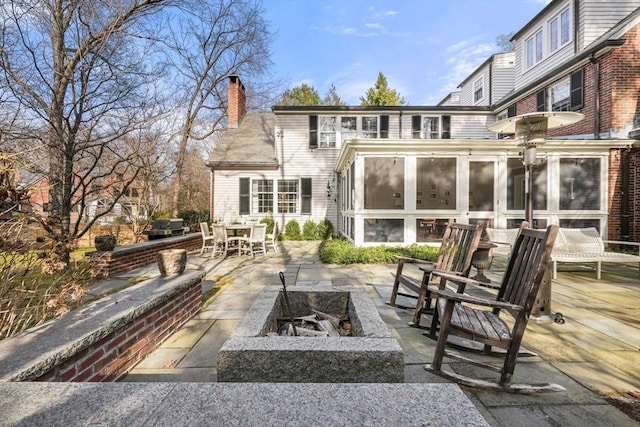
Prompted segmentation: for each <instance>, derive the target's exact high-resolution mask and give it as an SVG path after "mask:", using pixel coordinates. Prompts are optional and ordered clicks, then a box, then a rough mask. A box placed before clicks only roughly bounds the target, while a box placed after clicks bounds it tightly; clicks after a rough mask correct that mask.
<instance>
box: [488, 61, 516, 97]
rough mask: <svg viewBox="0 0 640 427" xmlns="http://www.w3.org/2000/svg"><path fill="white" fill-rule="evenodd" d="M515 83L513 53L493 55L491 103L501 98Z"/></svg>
mask: <svg viewBox="0 0 640 427" xmlns="http://www.w3.org/2000/svg"><path fill="white" fill-rule="evenodd" d="M514 85H515V53H514V52H508V53H504V54H500V55H495V56H494V59H493V66H492V76H491V104H495V103H496V102H498V101H499V100H501V99H502V98H503V97H504V96H505V95H506V94H508V93H509V92H511V91H512V90H513V88H514Z"/></svg>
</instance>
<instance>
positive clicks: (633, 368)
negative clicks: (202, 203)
mask: <svg viewBox="0 0 640 427" xmlns="http://www.w3.org/2000/svg"><path fill="white" fill-rule="evenodd" d="M283 249H284V250H282V251H281V252H280V253H278V254H274V253H273V252H272V251H269V253H268V256H267V257H257V258H256V259H255V260H253V259H250V258H249V257H246V256H244V257H237V256H231V257H228V258H227V259H225V260H220V259H219V258H213V259H212V258H210V257H209V256H199V255H197V254H193V255H190V257H189V264H190V265H189V267H188V268H205V269H206V271H207V272H208V273H207V277H206V278H207V280H208V281H211V282H207V283H208V285H207V286H206V287H207V288H210V286H211V285H212V283H213V281H216V280H219V278H221V277H225V278H227V279H232V280H229V281H230V282H231V283H229V284H228V285H227V286H225V287H224V289H223V290H222V291H221V292H219V293H218V294H217V295H216V296H215V298H214V299H213V301H212V302H211V303H210V304H208V305H207V306H206V307H205V308H204V309H203V310H202V311H201V312H200V313H199V314H198V315H196V316H195V317H194V318H193V319H192V320H191V321H190V322H188V324H187V325H186V326H185V327H183V328H182V329H181V331H179V332H178V333H176V334H174V335H173V336H172V337H170V338H169V339H168V340H167V341H166V342H165V343H164V344H163V345H162V346H161V347H160V348H158V349H157V350H156V351H155V352H154V353H152V354H151V355H150V356H148V357H147V358H146V359H145V360H144V361H142V362H141V363H139V364H138V365H137V366H136V367H135V368H134V369H133V371H132V372H131V373H130V374H129V375H128V376H127V378H126V379H125V381H129V382H131V381H135V382H159V381H161V382H215V381H216V369H215V365H216V354H217V351H218V350H219V349H220V347H221V346H222V344H223V343H224V341H225V339H226V337H227V336H228V335H229V334H230V333H231V331H232V330H233V329H234V327H235V326H236V325H237V324H238V322H239V320H240V319H241V318H242V317H243V315H244V313H245V312H246V310H248V309H249V307H250V306H251V305H252V303H253V301H254V299H255V298H256V296H257V295H258V294H259V293H260V292H261V290H262V289H263V288H264V286H266V285H279V284H280V280H279V278H278V273H279V272H280V271H283V272H285V277H286V281H287V282H286V283H287V286H295V285H312V284H314V283H317V282H324V281H331V282H332V283H333V284H334V285H356V286H360V287H362V288H364V289H366V291H367V292H368V294H369V295H370V296H371V298H372V299H373V300H374V302H375V304H376V306H377V307H378V309H379V312H380V315H381V317H382V319H383V320H384V321H385V323H386V324H387V325H388V326H389V328H390V329H391V331H392V333H394V334H395V336H396V338H397V339H398V341H399V343H400V345H401V346H402V348H403V350H404V353H405V363H406V367H405V382H406V383H438V382H446V381H445V380H443V379H441V378H439V377H437V376H434V375H432V374H430V373H428V372H426V371H425V370H424V369H423V366H424V364H425V363H430V362H431V358H432V356H433V350H434V348H435V343H434V341H432V340H430V339H428V338H426V337H425V336H423V335H422V331H421V330H418V329H415V328H411V327H409V326H407V322H408V321H409V320H410V317H411V316H410V313H408V312H407V311H404V310H400V309H397V308H394V307H390V306H387V305H385V304H384V302H385V301H387V300H388V297H389V295H390V292H391V286H392V274H393V272H394V269H395V266H394V265H377V264H376V265H349V266H337V265H323V264H321V263H320V262H319V260H318V257H317V255H316V254H317V243H316V242H284V245H283ZM496 264H497V266H498V268H497V269H496V270H492V269H490V271H489V272H488V274H487V275H488V276H489V277H490V278H492V279H493V280H496V281H499V278H500V276H499V275H500V271H499V265H498V264H499V263H496ZM571 268H572V269H575V266H571ZM154 270H156V271H154ZM135 274H136V275H153V274H157V269H155V268H154V267H153V266H150V267H148V268H147V269H146V270H144V271H136V272H135ZM552 309H553V311H554V312H562V313H563V315H564V317H565V319H566V323H565V324H563V325H560V324H556V323H551V324H533V323H529V326H528V331H527V333H526V334H525V336H524V344H523V345H524V346H525V347H526V348H527V349H529V350H531V351H534V352H536V353H537V354H538V356H537V357H522V358H520V360H519V363H518V365H517V367H516V372H515V375H514V382H542V381H550V382H555V383H559V384H561V385H563V386H564V387H565V388H566V389H567V391H566V392H561V393H551V394H542V395H533V396H526V395H510V394H505V393H493V392H486V391H477V390H465V393H466V394H467V395H468V396H469V397H470V398H471V400H472V402H473V403H474V404H475V405H476V407H477V408H478V409H479V410H480V412H481V414H482V415H483V416H484V417H485V418H486V420H487V421H488V422H489V424H491V425H493V426H513V425H525V424H526V425H530V426H557V425H562V426H580V427H582V426H584V425H586V424H588V425H616V426H625V425H629V426H637V425H638V424H637V423H636V422H634V421H633V420H632V419H631V418H629V417H627V416H626V415H624V414H623V413H622V412H620V411H618V410H617V409H615V408H614V407H613V406H610V405H608V404H607V403H606V402H605V400H604V399H603V397H602V396H603V395H608V394H622V393H626V392H632V391H635V392H636V393H637V392H640V324H639V322H638V319H640V281H639V280H638V270H637V266H635V267H634V266H620V265H617V266H611V265H606V266H605V267H604V270H603V279H602V280H600V281H596V280H595V273H594V272H593V271H592V270H588V269H586V268H585V269H584V270H583V271H571V272H569V271H562V270H561V271H559V274H558V279H557V280H554V282H553V301H552ZM467 369H468V368H467ZM425 403H426V402H425ZM636 406H637V402H636ZM406 409H407V411H410V410H411V407H410V406H408V407H407V408H406Z"/></svg>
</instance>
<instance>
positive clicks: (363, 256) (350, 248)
mask: <svg viewBox="0 0 640 427" xmlns="http://www.w3.org/2000/svg"><path fill="white" fill-rule="evenodd" d="M318 255H319V256H320V261H322V262H323V263H324V264H373V263H375V264H393V263H396V262H397V259H396V256H398V255H400V256H408V257H411V258H418V259H424V260H427V261H435V260H436V259H437V258H438V248H437V247H433V246H421V245H417V244H413V245H410V246H407V247H389V246H373V247H367V248H364V247H360V248H358V247H355V246H354V245H353V244H352V243H351V242H348V241H346V240H344V239H334V240H324V241H322V243H320V246H319V248H318Z"/></svg>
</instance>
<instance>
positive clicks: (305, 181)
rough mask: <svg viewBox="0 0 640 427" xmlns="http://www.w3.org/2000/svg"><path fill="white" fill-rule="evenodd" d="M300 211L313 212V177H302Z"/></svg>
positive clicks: (304, 212) (303, 212)
mask: <svg viewBox="0 0 640 427" xmlns="http://www.w3.org/2000/svg"><path fill="white" fill-rule="evenodd" d="M300 213H301V214H303V215H305V214H307V215H309V214H311V178H300Z"/></svg>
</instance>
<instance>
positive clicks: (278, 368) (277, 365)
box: [217, 286, 404, 383]
mask: <svg viewBox="0 0 640 427" xmlns="http://www.w3.org/2000/svg"><path fill="white" fill-rule="evenodd" d="M287 294H288V297H289V305H290V307H291V314H292V315H293V316H294V317H304V316H308V315H310V314H315V313H316V312H320V313H323V314H330V315H332V316H337V317H339V318H340V319H348V322H349V323H350V326H351V335H350V336H348V335H346V334H345V335H344V336H343V335H341V334H340V332H338V334H335V333H334V334H331V335H333V336H302V334H300V335H301V336H288V335H286V336H281V335H280V334H279V332H277V330H278V329H279V328H277V327H276V325H278V324H280V325H282V324H283V321H285V322H286V319H288V318H290V313H289V312H288V310H287V309H286V304H285V299H284V296H283V293H282V290H281V288H279V287H275V286H274V287H267V288H265V290H264V291H263V292H262V293H261V294H260V295H259V296H258V298H257V300H256V302H255V303H254V304H253V306H252V307H251V309H250V310H249V311H248V312H247V315H246V316H245V317H244V318H243V320H242V321H241V322H240V323H239V324H238V326H237V327H236V329H235V330H234V332H233V333H232V334H231V336H230V337H229V338H228V339H227V341H226V342H225V343H224V345H223V346H222V348H221V349H220V352H219V354H218V360H217V378H218V381H221V382H224V381H232V382H338V383H340V382H344V383H347V382H403V381H404V357H403V353H402V349H401V348H400V345H399V344H398V342H397V341H396V339H395V338H393V337H392V336H391V334H390V332H389V330H388V328H387V327H386V325H385V324H384V322H383V321H382V319H380V315H379V314H378V311H377V309H376V307H375V305H374V304H373V302H372V301H371V299H370V298H369V297H368V296H367V295H366V293H365V292H364V291H362V290H360V289H355V288H353V289H352V288H349V289H345V288H340V289H336V288H333V287H321V288H320V287H299V286H294V287H291V288H288V292H287ZM320 317H322V316H320ZM324 335H326V334H324Z"/></svg>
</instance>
